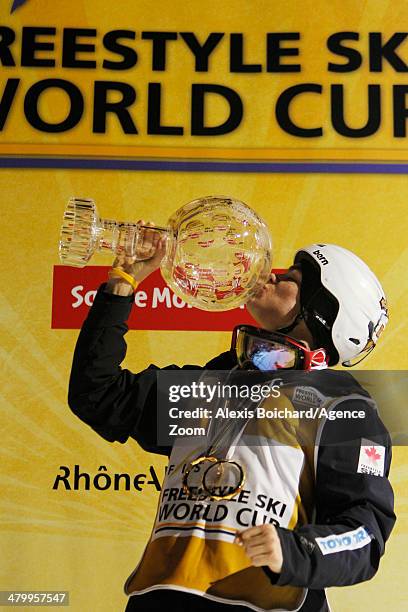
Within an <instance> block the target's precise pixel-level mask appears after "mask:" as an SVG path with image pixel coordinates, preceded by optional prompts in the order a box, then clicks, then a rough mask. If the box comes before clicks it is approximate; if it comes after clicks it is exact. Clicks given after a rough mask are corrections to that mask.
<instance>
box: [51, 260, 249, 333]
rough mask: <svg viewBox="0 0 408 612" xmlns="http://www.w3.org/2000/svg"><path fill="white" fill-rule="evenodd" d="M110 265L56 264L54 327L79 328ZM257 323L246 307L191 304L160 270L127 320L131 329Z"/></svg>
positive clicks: (212, 328)
mask: <svg viewBox="0 0 408 612" xmlns="http://www.w3.org/2000/svg"><path fill="white" fill-rule="evenodd" d="M108 270H109V267H108V266H87V267H85V268H73V267H71V266H54V283H53V292H52V325H51V326H52V328H53V329H79V328H80V327H81V325H82V323H83V321H84V319H85V318H86V316H87V314H88V310H89V308H90V306H91V305H92V303H93V299H94V297H95V294H96V291H97V289H98V287H99V286H100V285H101V284H102V283H104V282H105V281H106V279H107V277H108ZM241 323H246V324H247V325H256V323H255V321H254V319H253V318H252V317H251V315H250V314H249V313H248V312H247V310H246V308H235V309H234V310H227V311H226V312H206V311H204V310H198V309H197V308H192V307H191V306H189V305H188V304H186V303H185V302H183V300H181V299H180V298H179V297H177V296H176V295H175V294H174V293H173V292H172V290H171V289H170V288H169V287H168V286H167V285H166V283H165V282H164V280H163V279H162V277H161V274H160V272H159V271H157V272H154V273H153V274H151V275H150V276H149V277H148V278H147V279H146V280H144V281H143V283H141V284H140V285H139V287H138V288H137V291H136V293H135V305H134V308H133V309H132V312H131V315H130V317H129V320H128V325H129V328H130V329H152V330H153V329H174V330H195V331H207V330H208V331H231V330H232V328H233V327H234V326H235V325H239V324H241Z"/></svg>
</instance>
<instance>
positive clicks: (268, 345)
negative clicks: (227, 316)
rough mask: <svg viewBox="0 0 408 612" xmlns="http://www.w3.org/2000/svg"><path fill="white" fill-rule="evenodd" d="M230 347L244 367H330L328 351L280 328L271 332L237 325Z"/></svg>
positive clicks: (269, 369) (277, 368)
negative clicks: (293, 336) (300, 340)
mask: <svg viewBox="0 0 408 612" xmlns="http://www.w3.org/2000/svg"><path fill="white" fill-rule="evenodd" d="M231 349H232V350H233V351H235V353H236V356H237V360H238V364H239V366H240V367H241V368H246V369H251V368H254V367H255V369H258V370H261V371H262V372H266V371H272V370H306V371H310V370H323V369H324V368H327V357H326V351H325V350H324V349H323V348H319V349H314V350H310V349H307V348H306V347H305V346H304V345H303V344H302V343H301V342H299V341H298V340H294V339H293V338H291V337H290V336H286V335H285V334H281V333H279V332H269V331H266V330H265V329H260V328H258V327H253V326H252V325H238V326H237V327H235V329H234V331H233V334H232V341H231Z"/></svg>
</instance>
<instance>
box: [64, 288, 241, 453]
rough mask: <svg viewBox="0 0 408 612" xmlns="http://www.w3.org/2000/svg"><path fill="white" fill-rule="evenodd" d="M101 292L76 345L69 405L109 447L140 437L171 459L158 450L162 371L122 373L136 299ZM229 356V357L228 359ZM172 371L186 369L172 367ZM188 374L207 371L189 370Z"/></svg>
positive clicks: (217, 362)
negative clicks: (116, 442)
mask: <svg viewBox="0 0 408 612" xmlns="http://www.w3.org/2000/svg"><path fill="white" fill-rule="evenodd" d="M104 289H105V285H104V284H103V285H101V287H100V288H99V290H98V292H97V294H96V296H95V300H94V303H93V305H92V307H91V309H90V311H89V313H88V317H87V319H86V320H85V322H84V324H83V326H82V329H81V332H80V334H79V337H78V341H77V344H76V348H75V352H74V358H73V363H72V369H71V376H70V381H69V391H68V403H69V406H70V408H71V410H72V411H73V412H74V414H76V415H77V416H78V417H79V418H80V419H81V420H82V421H84V422H85V423H87V424H88V425H90V426H91V427H92V428H93V429H94V430H95V431H96V432H97V433H98V434H99V435H101V436H102V437H103V438H105V439H106V440H108V441H109V442H114V441H118V442H121V443H124V442H126V441H127V440H128V438H129V437H132V438H134V439H135V440H137V442H138V443H139V444H140V445H141V446H142V448H144V449H145V450H147V451H150V452H155V453H159V454H168V453H169V451H170V448H169V447H160V446H157V442H156V438H157V380H156V375H157V371H158V370H159V368H158V367H157V366H155V365H153V364H152V365H150V366H149V367H148V368H146V369H145V370H143V371H142V372H139V373H137V374H134V373H132V372H130V371H129V370H127V369H123V368H121V366H120V364H121V363H122V361H123V359H124V358H125V356H126V349H127V346H126V341H125V334H126V332H127V331H128V326H127V324H126V321H127V319H128V317H129V315H130V312H131V309H132V305H133V296H130V297H123V296H117V295H112V294H109V293H106V292H105V291H104ZM225 356H226V358H225ZM228 363H229V360H228V354H227V353H226V354H224V355H221V356H219V357H218V358H215V359H214V360H212V361H211V362H209V363H208V364H207V366H206V367H208V368H213V369H215V368H217V367H219V368H220V369H222V368H223V367H227V364H228ZM164 369H167V370H177V369H181V368H179V367H178V366H176V365H169V366H167V367H166V368H164ZM182 369H202V368H201V367H200V366H197V365H186V366H183V368H182Z"/></svg>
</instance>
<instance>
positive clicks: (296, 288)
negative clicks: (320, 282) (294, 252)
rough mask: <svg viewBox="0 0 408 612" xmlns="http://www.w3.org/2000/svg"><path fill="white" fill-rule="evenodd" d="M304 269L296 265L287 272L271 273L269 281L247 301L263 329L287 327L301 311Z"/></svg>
mask: <svg viewBox="0 0 408 612" xmlns="http://www.w3.org/2000/svg"><path fill="white" fill-rule="evenodd" d="M301 282H302V271H301V269H300V266H298V265H294V266H291V267H290V268H289V270H288V271H287V272H285V274H273V273H272V274H271V276H270V279H269V280H268V282H267V283H266V284H265V285H264V286H263V287H262V288H261V289H260V290H259V291H258V293H257V294H256V296H255V297H253V298H252V299H251V300H249V302H248V303H247V308H248V311H249V312H250V314H251V315H252V316H253V317H254V319H255V320H256V321H257V323H258V324H259V325H260V327H262V328H263V329H267V330H269V331H276V330H278V329H281V328H282V327H287V326H288V325H290V324H291V323H293V321H294V320H295V318H296V316H297V315H298V314H299V313H300V285H301Z"/></svg>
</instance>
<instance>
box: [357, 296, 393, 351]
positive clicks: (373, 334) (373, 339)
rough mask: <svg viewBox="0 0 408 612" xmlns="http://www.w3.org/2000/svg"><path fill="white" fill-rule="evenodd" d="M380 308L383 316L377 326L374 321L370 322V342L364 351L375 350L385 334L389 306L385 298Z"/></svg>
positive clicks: (381, 301) (382, 299)
mask: <svg viewBox="0 0 408 612" xmlns="http://www.w3.org/2000/svg"><path fill="white" fill-rule="evenodd" d="M380 307H381V314H380V318H379V319H378V321H377V324H374V322H373V321H370V322H369V324H368V340H367V344H366V345H365V347H364V349H363V351H366V350H367V349H373V348H374V346H375V345H376V344H377V342H378V338H379V337H380V336H381V334H382V333H383V331H384V329H385V326H386V325H387V323H388V306H387V300H386V298H385V297H382V298H381V300H380Z"/></svg>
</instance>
